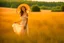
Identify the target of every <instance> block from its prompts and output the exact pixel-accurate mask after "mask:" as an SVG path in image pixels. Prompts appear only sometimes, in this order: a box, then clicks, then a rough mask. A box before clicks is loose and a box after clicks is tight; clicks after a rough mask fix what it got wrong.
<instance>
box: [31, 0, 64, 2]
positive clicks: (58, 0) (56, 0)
mask: <svg viewBox="0 0 64 43" xmlns="http://www.w3.org/2000/svg"><path fill="white" fill-rule="evenodd" d="M32 1H47V2H64V0H32Z"/></svg>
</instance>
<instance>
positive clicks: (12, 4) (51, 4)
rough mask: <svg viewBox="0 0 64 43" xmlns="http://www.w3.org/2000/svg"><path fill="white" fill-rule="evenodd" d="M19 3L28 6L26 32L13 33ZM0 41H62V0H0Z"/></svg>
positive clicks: (20, 42)
mask: <svg viewBox="0 0 64 43" xmlns="http://www.w3.org/2000/svg"><path fill="white" fill-rule="evenodd" d="M20 4H27V5H29V6H30V9H31V12H30V13H29V16H28V29H29V36H28V35H27V34H25V35H23V34H20V35H17V34H16V33H14V31H13V28H12V24H13V23H14V22H17V21H19V20H20V16H19V14H17V12H16V10H17V7H18V6H19V5H20ZM0 43H64V0H0Z"/></svg>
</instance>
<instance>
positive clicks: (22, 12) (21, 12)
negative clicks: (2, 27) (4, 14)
mask: <svg viewBox="0 0 64 43" xmlns="http://www.w3.org/2000/svg"><path fill="white" fill-rule="evenodd" d="M22 7H24V8H25V12H26V10H27V9H26V7H25V6H22ZM22 7H21V11H20V14H21V16H23V14H24V11H23V10H22Z"/></svg>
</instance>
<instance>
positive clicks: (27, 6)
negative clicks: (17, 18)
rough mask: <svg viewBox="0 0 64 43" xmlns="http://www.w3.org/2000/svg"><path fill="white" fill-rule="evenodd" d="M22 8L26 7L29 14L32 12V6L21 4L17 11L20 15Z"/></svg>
mask: <svg viewBox="0 0 64 43" xmlns="http://www.w3.org/2000/svg"><path fill="white" fill-rule="evenodd" d="M22 6H25V7H26V9H27V13H29V12H30V6H29V5H27V4H20V5H19V6H18V8H17V10H16V12H17V13H18V14H20V11H21V7H22Z"/></svg>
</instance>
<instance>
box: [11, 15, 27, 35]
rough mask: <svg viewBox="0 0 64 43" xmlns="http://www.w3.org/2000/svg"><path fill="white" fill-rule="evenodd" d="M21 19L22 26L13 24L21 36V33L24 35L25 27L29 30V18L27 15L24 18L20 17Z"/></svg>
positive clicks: (15, 30)
mask: <svg viewBox="0 0 64 43" xmlns="http://www.w3.org/2000/svg"><path fill="white" fill-rule="evenodd" d="M20 19H22V21H21V22H20V24H18V23H13V25H12V27H13V30H14V32H15V33H17V34H20V33H24V32H25V29H24V27H25V26H26V28H27V24H26V23H27V20H28V16H27V15H26V14H25V15H23V16H22V17H20Z"/></svg>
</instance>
